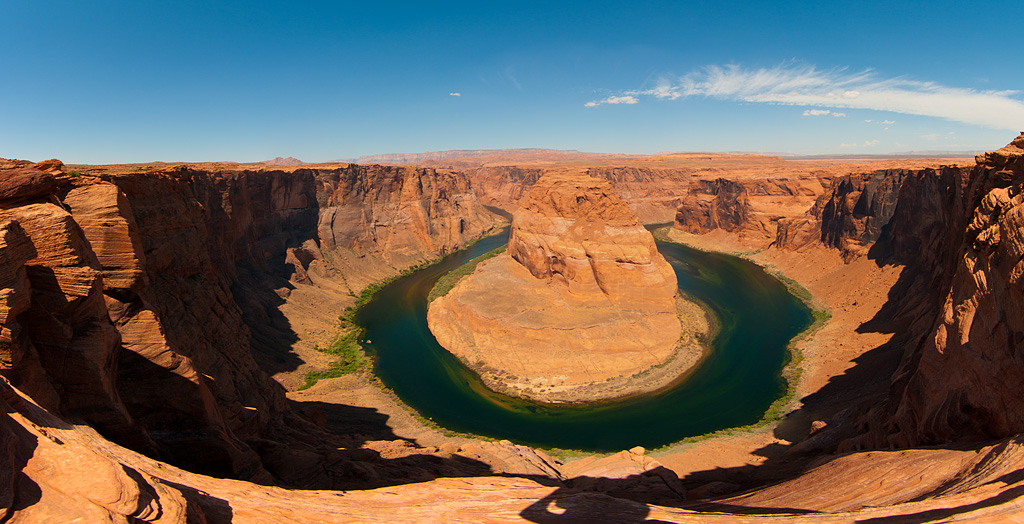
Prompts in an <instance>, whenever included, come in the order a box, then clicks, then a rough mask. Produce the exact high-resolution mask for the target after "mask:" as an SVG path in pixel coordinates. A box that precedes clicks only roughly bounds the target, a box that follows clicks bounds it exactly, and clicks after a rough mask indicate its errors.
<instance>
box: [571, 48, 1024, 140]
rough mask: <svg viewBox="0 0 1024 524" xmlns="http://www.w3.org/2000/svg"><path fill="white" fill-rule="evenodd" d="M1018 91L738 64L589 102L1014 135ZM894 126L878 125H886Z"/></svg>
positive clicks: (1018, 121)
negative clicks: (695, 106)
mask: <svg viewBox="0 0 1024 524" xmlns="http://www.w3.org/2000/svg"><path fill="white" fill-rule="evenodd" d="M1019 94H1020V92H1018V91H991V90H985V91H981V90H976V89H967V88H960V87H947V86H943V85H940V84H937V83H934V82H920V81H915V80H908V79H905V78H881V77H879V76H878V75H877V74H876V73H874V72H872V71H870V70H867V71H862V72H850V71H848V70H847V69H831V70H819V69H817V68H815V67H813V66H807V65H800V64H793V63H787V64H783V65H779V66H776V67H772V68H761V69H745V68H742V67H740V66H738V65H728V66H724V67H723V66H708V67H705V68H703V69H701V70H698V71H694V72H692V73H689V74H687V75H684V76H681V77H675V78H663V79H661V80H660V81H659V82H658V83H657V84H656V85H655V87H654V88H651V89H641V90H632V91H624V92H623V93H621V95H622V96H621V97H616V96H612V97H609V98H607V99H605V100H601V101H593V102H589V103H587V104H586V105H587V106H588V107H593V106H596V105H601V104H603V103H611V102H608V100H610V99H613V98H627V99H630V100H633V101H630V102H626V103H630V104H634V103H637V102H638V101H639V97H642V96H650V97H654V98H658V99H662V100H665V99H667V100H675V99H678V98H688V97H705V98H717V99H724V100H735V101H742V102H756V103H767V104H782V105H794V106H818V107H830V108H848V109H873V110H879V111H891V112H894V113H903V114H909V115H921V116H931V117H937V118H944V119H946V120H952V121H956V122H963V123H967V124H975V125H980V126H985V127H989V128H993V129H1006V130H1012V131H1019V130H1020V127H1021V125H1022V123H1024V101H1022V100H1021V99H1020V98H1019ZM890 123H893V122H883V125H889V124H890Z"/></svg>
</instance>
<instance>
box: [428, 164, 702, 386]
mask: <svg viewBox="0 0 1024 524" xmlns="http://www.w3.org/2000/svg"><path fill="white" fill-rule="evenodd" d="M680 319H682V320H683V321H682V323H681V321H680ZM427 321H428V324H429V326H430V330H431V331H432V332H433V334H434V336H435V337H436V338H437V341H438V342H439V343H440V344H441V346H443V347H444V348H445V349H447V350H448V351H450V352H451V353H453V354H454V355H455V356H457V357H458V358H459V359H460V360H462V361H463V362H464V363H465V364H466V365H467V366H469V367H470V368H471V369H473V370H474V371H476V372H477V373H478V374H479V375H480V376H481V378H482V379H483V381H484V383H485V384H486V385H487V386H488V387H489V388H491V389H493V390H495V391H500V392H503V393H506V394H509V395H513V396H518V397H523V398H528V399H531V400H537V401H542V402H550V403H567V402H593V401H599V400H608V399H612V398H618V397H624V396H629V395H633V394H637V393H641V392H645V391H651V390H654V389H658V388H661V387H664V386H665V385H667V384H669V383H671V382H672V381H673V380H675V379H676V378H679V377H680V376H681V375H683V374H684V373H685V371H686V370H687V369H689V368H691V367H692V366H693V365H694V364H696V362H697V361H698V360H699V359H700V357H701V354H702V345H701V343H700V339H701V338H702V337H703V336H704V335H706V334H707V331H708V323H707V319H706V317H705V315H704V312H703V310H702V309H701V308H700V307H698V306H697V305H695V304H693V303H690V302H687V301H684V300H682V299H680V297H679V290H678V286H677V282H676V276H675V272H674V271H673V270H672V267H671V266H670V265H669V263H668V262H667V261H666V260H665V258H664V257H662V256H661V254H660V253H659V252H658V250H657V247H656V245H655V243H654V238H653V237H652V236H651V233H650V232H649V231H647V230H646V229H645V228H644V227H643V226H642V225H641V224H640V222H639V220H638V219H637V217H636V216H635V215H634V214H633V213H632V211H630V209H629V206H627V205H626V203H625V202H624V201H623V200H622V199H621V198H619V196H618V195H617V194H616V193H615V191H614V190H613V189H612V187H611V185H610V184H609V183H608V182H607V181H606V180H603V179H596V178H592V177H590V176H587V175H586V174H582V173H556V174H547V175H545V176H544V177H542V178H541V179H540V180H539V181H538V182H537V183H536V184H535V185H534V186H533V187H532V189H531V190H530V192H529V194H528V195H527V196H526V197H524V199H523V201H522V202H521V203H520V208H519V209H518V210H517V211H516V212H515V214H514V215H513V219H512V229H511V233H510V235H509V242H508V248H507V250H506V252H505V253H502V254H500V255H498V256H496V257H494V258H491V259H488V260H486V261H484V262H481V263H480V264H479V265H477V267H476V269H475V270H474V271H473V273H471V274H470V275H468V276H466V277H464V278H462V279H461V280H459V281H458V283H457V284H455V285H454V287H452V289H451V291H449V292H448V293H447V294H445V295H443V296H441V297H439V298H437V299H435V300H434V301H433V302H432V303H431V304H430V308H429V311H428V314H427Z"/></svg>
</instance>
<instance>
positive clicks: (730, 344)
mask: <svg viewBox="0 0 1024 524" xmlns="http://www.w3.org/2000/svg"><path fill="white" fill-rule="evenodd" d="M507 240H508V235H507V232H506V233H504V234H501V235H497V236H492V237H488V238H485V239H483V240H481V241H480V242H478V243H476V244H475V245H473V246H472V247H470V248H468V249H465V250H463V251H460V252H458V253H455V254H453V255H451V256H449V257H447V258H445V259H444V260H443V261H441V262H439V263H437V264H435V265H433V266H430V267H427V268H425V269H422V270H420V271H417V272H416V273H413V274H411V275H409V276H407V277H404V278H402V279H401V280H398V281H396V282H395V283H393V284H391V285H389V286H387V287H385V288H384V289H382V290H381V291H380V292H379V293H377V294H376V296H375V298H374V299H373V300H372V301H370V302H369V303H368V304H366V306H364V308H363V309H362V310H361V311H360V313H359V315H358V316H357V318H356V321H357V322H358V323H360V324H361V325H362V326H364V327H365V328H366V334H365V341H364V344H363V345H364V347H366V348H367V351H368V352H369V353H370V354H371V355H373V356H374V357H375V359H376V367H375V373H376V375H377V376H378V377H380V379H381V380H382V381H383V382H384V384H386V385H387V386H388V387H389V388H391V389H392V390H393V391H394V392H395V393H396V394H397V395H398V396H399V397H400V398H401V399H402V400H403V401H404V402H406V403H407V404H408V405H409V406H411V407H412V408H414V409H416V410H417V411H419V413H420V414H421V415H423V416H424V417H428V418H430V419H431V420H433V421H434V422H436V423H437V424H439V425H440V426H442V427H445V428H448V429H450V430H454V431H460V432H467V433H474V434H477V435H484V436H490V437H496V438H503V439H509V440H512V441H515V442H517V443H520V444H526V445H531V446H538V447H557V448H565V449H581V450H589V451H618V450H621V449H628V448H631V447H633V446H638V445H639V446H644V447H647V448H655V447H658V446H662V445H665V444H670V443H672V442H676V441H679V440H681V439H683V438H686V437H690V436H695V435H702V434H705V433H709V432H712V431H716V430H720V429H725V428H729V427H735V426H742V425H746V424H752V423H754V422H757V421H758V420H759V419H760V418H761V417H762V415H763V414H764V412H765V410H766V409H767V408H768V406H769V405H771V403H772V402H773V401H775V400H776V399H778V398H779V397H780V396H781V395H783V394H784V393H785V391H786V386H787V385H786V383H785V380H783V379H782V378H781V376H780V373H781V370H782V368H783V366H784V365H785V363H786V362H787V360H788V353H787V351H786V346H787V345H788V343H789V341H790V340H791V339H792V338H793V337H794V336H795V335H797V334H798V333H800V332H801V331H803V330H804V329H805V328H806V327H807V326H809V325H810V323H811V321H812V314H811V311H810V310H809V309H808V308H807V307H806V306H805V305H804V304H803V303H802V302H801V301H800V300H798V299H797V298H796V297H794V296H793V295H791V294H790V293H789V292H788V290H787V289H786V287H785V286H784V285H783V284H782V283H780V282H779V281H778V280H776V279H775V278H773V277H772V276H770V275H768V274H767V273H765V272H764V270H763V269H761V268H760V267H759V266H757V265H756V264H753V263H751V262H748V261H746V260H743V259H740V258H737V257H733V256H729V255H723V254H719V253H708V252H703V251H698V250H695V249H691V248H688V247H685V246H681V245H678V244H671V243H662V242H659V243H658V249H659V251H661V253H662V255H664V256H665V258H666V259H667V260H668V261H669V263H671V265H672V268H673V269H675V272H676V276H677V277H678V280H679V289H680V290H682V291H683V292H684V293H685V294H686V295H687V296H689V297H692V298H694V299H696V300H698V301H700V302H701V303H703V305H705V306H706V307H707V308H708V309H710V311H711V312H712V314H713V315H714V316H715V317H716V318H715V320H716V322H717V324H718V328H719V330H718V332H717V334H716V335H715V337H714V339H713V340H712V341H711V345H710V347H711V351H710V353H709V355H708V356H707V358H705V359H704V360H703V361H702V362H701V363H700V365H699V366H698V367H697V368H696V369H695V370H693V372H692V373H690V374H689V375H688V376H687V377H686V378H685V380H683V381H681V382H679V383H677V384H675V385H673V386H670V387H668V388H666V389H664V390H662V391H658V392H654V393H650V394H646V395H642V396H637V397H633V398H629V399H625V400H621V401H612V402H607V403H601V404H594V405H586V406H557V405H544V404H538V403H534V402H529V401H524V400H520V399H516V398H511V397H508V396H505V395H501V394H498V393H495V392H492V391H490V390H488V389H487V388H485V387H484V386H483V384H482V383H481V382H480V380H479V378H477V376H476V375H475V374H474V373H473V372H472V371H470V370H468V369H467V368H465V367H464V366H463V365H462V364H461V363H460V362H459V361H458V360H457V359H456V358H455V357H453V356H452V355H451V354H450V353H448V352H447V351H445V350H444V348H442V347H441V346H439V345H438V344H437V341H435V340H434V337H433V335H431V333H430V330H429V329H428V328H427V320H426V311H427V301H426V296H427V293H429V292H430V289H431V288H432V287H433V285H434V283H435V282H436V281H437V280H438V279H439V278H440V277H441V276H443V275H444V274H446V273H447V272H449V271H451V270H452V269H454V268H456V267H458V266H460V265H462V264H464V263H465V262H467V261H469V260H470V259H472V258H475V257H477V256H479V255H481V254H483V253H486V252H487V251H490V250H492V249H494V248H496V247H499V246H501V245H503V244H504V243H505V242H507ZM367 341H368V342H367Z"/></svg>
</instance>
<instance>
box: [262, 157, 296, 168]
mask: <svg viewBox="0 0 1024 524" xmlns="http://www.w3.org/2000/svg"><path fill="white" fill-rule="evenodd" d="M260 163H261V164H264V165H268V166H301V165H305V164H306V163H305V162H303V161H302V160H299V159H298V158H295V157H293V156H290V157H288V158H281V157H277V158H275V159H273V160H264V161H262V162H260Z"/></svg>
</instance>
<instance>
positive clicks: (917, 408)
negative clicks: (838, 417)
mask: <svg viewBox="0 0 1024 524" xmlns="http://www.w3.org/2000/svg"><path fill="white" fill-rule="evenodd" d="M977 161H978V164H977V166H976V167H975V168H974V169H973V170H971V171H970V172H969V175H968V176H967V177H963V178H957V177H955V176H951V174H950V173H936V174H935V176H934V177H932V180H930V181H928V182H927V183H928V184H930V185H932V186H933V187H934V188H935V190H932V191H923V190H921V189H922V188H921V184H920V183H918V184H917V186H916V187H914V188H908V190H907V193H908V195H907V196H908V197H909V196H910V193H911V192H913V193H914V194H917V195H929V194H930V195H931V197H930V198H927V199H924V201H923V202H922V199H921V198H908V200H907V202H908V204H910V205H912V206H913V207H912V208H911V209H908V210H907V211H906V212H904V211H903V210H902V209H901V208H902V207H903V205H904V202H903V199H902V198H901V201H900V203H899V207H898V211H897V213H898V214H900V213H903V214H901V215H900V216H901V217H904V219H903V223H904V224H907V225H911V224H913V223H914V222H915V220H914V219H917V217H916V215H918V214H920V215H922V216H928V214H926V213H927V212H926V211H925V210H928V209H931V210H935V211H937V212H935V213H934V214H932V215H931V216H932V217H934V218H932V219H931V220H928V219H925V220H924V224H919V225H917V226H916V227H917V228H918V229H917V230H916V231H914V233H916V234H915V235H914V238H912V239H909V240H903V241H896V240H895V239H894V243H895V246H894V248H893V249H894V252H896V253H901V254H903V255H904V256H906V253H912V252H914V251H917V252H918V253H920V254H921V255H920V256H919V257H918V263H919V264H920V268H919V269H920V271H921V273H923V274H924V275H925V277H918V278H929V277H930V280H929V281H928V283H929V284H931V285H938V286H939V287H938V291H939V293H938V296H937V297H936V298H937V299H938V300H936V301H935V303H934V306H935V307H934V308H933V309H934V310H935V311H934V313H933V314H932V315H930V316H927V317H925V319H926V320H928V321H929V324H928V326H927V327H928V329H927V330H926V331H925V332H924V335H923V336H922V337H921V339H920V341H919V343H918V344H915V345H912V346H909V347H908V348H907V351H906V353H905V355H904V358H903V362H902V364H901V366H900V368H899V370H898V371H897V373H896V374H895V376H894V377H893V381H892V387H891V389H890V394H889V397H888V402H887V403H886V404H885V405H883V406H879V407H877V408H876V409H875V410H874V412H873V413H872V414H871V415H872V416H871V417H870V418H869V422H868V423H867V424H868V425H869V427H870V431H869V432H868V434H867V435H866V436H865V437H864V438H863V439H862V440H861V441H859V442H857V443H856V445H865V446H875V447H880V446H899V447H904V446H918V445H928V444H937V443H945V442H951V441H971V440H984V439H993V438H1002V437H1006V436H1009V435H1013V434H1017V433H1021V432H1024V409H1021V407H1020V399H1021V398H1022V397H1024V353H1022V347H1024V346H1022V343H1024V282H1022V281H1021V278H1022V274H1024V194H1022V186H1024V134H1022V135H1021V136H1020V137H1018V138H1017V139H1016V140H1014V141H1013V142H1012V143H1011V144H1010V145H1008V146H1007V147H1005V148H1003V149H1000V150H998V151H993V152H989V153H986V154H984V155H979V156H978V159H977ZM901 196H902V195H901ZM918 212H920V213H918ZM911 215H915V216H911ZM917 221H920V219H918V220H917ZM929 273H930V275H929Z"/></svg>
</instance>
